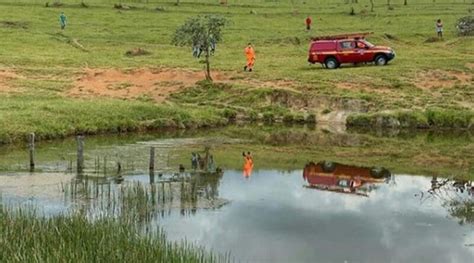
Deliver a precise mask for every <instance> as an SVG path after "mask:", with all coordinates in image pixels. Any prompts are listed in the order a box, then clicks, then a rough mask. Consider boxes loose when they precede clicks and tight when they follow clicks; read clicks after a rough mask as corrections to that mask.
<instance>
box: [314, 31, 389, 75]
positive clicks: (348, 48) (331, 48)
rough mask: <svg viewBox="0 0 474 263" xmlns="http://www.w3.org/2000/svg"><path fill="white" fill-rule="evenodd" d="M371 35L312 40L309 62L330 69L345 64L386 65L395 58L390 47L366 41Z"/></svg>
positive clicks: (363, 34) (358, 34)
mask: <svg viewBox="0 0 474 263" xmlns="http://www.w3.org/2000/svg"><path fill="white" fill-rule="evenodd" d="M368 34H370V33H355V34H346V35H336V36H325V37H316V38H313V39H312V42H311V46H310V49H309V57H308V62H310V63H312V64H314V63H321V64H323V65H324V66H325V67H326V68H328V69H335V68H338V67H339V66H340V65H341V64H343V63H352V64H358V63H367V62H374V63H375V64H376V65H379V66H383V65H386V64H387V63H388V62H389V61H390V60H392V59H393V58H394V57H395V52H394V51H393V49H391V48H390V47H384V46H376V45H373V44H371V43H370V42H368V41H366V40H365V36H366V35H368Z"/></svg>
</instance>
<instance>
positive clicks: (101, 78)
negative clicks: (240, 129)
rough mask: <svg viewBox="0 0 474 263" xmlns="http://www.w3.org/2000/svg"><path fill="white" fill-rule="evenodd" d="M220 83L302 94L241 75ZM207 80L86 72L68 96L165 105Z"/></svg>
mask: <svg viewBox="0 0 474 263" xmlns="http://www.w3.org/2000/svg"><path fill="white" fill-rule="evenodd" d="M211 74H212V78H213V80H214V82H216V83H240V84H244V85H247V86H251V87H254V88H259V87H271V88H275V89H282V90H288V91H293V92H300V91H298V85H297V83H296V82H294V81H290V80H275V81H257V80H252V79H248V78H246V77H244V76H242V75H240V74H238V73H231V72H222V71H214V72H212V73H211ZM203 79H205V76H204V72H203V71H193V70H185V69H170V68H161V69H150V68H140V69H131V70H120V69H86V70H85V71H84V72H83V73H82V74H81V75H80V76H79V77H78V78H77V79H76V81H75V83H74V87H73V88H72V89H70V90H68V91H67V92H66V95H67V96H71V97H92V96H94V97H95V96H104V97H111V98H120V99H144V98H145V99H149V100H153V101H155V102H163V101H164V100H166V98H167V97H168V96H170V95H171V94H173V93H177V92H180V91H182V90H184V89H186V88H189V87H192V86H194V85H195V84H196V82H198V81H201V80H203Z"/></svg>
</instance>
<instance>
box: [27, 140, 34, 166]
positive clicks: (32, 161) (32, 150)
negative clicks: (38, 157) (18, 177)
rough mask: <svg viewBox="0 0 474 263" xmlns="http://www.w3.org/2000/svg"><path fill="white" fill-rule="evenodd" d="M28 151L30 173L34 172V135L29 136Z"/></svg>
mask: <svg viewBox="0 0 474 263" xmlns="http://www.w3.org/2000/svg"><path fill="white" fill-rule="evenodd" d="M29 142H30V143H29V145H28V146H29V149H30V171H32V172H33V171H34V170H35V134H34V133H30V136H29Z"/></svg>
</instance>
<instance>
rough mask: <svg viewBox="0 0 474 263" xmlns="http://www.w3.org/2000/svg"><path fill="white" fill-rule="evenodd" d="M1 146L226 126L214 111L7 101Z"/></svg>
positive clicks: (45, 100) (102, 102) (0, 106)
mask: <svg viewBox="0 0 474 263" xmlns="http://www.w3.org/2000/svg"><path fill="white" fill-rule="evenodd" d="M0 112H1V114H0V122H1V123H2V126H1V127H0V144H2V143H3V144H4V143H10V142H15V141H21V140H26V138H27V136H28V134H29V133H31V132H35V133H36V135H37V137H38V139H39V140H42V139H52V138H64V137H66V136H70V135H74V134H78V133H83V134H97V133H120V132H127V131H145V130H152V129H159V128H166V127H171V128H179V127H181V126H182V127H209V126H215V125H222V124H225V123H226V122H227V119H225V118H224V117H223V116H221V113H220V112H219V111H217V110H215V109H213V108H208V107H207V108H206V107H199V108H197V107H195V106H188V107H186V108H182V107H178V106H170V105H156V104H153V103H146V102H139V101H129V102H124V101H120V100H112V99H105V100H93V101H90V100H74V99H65V98H49V97H46V98H38V97H31V96H15V97H5V98H3V99H2V103H1V104H0Z"/></svg>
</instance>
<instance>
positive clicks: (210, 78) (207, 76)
mask: <svg viewBox="0 0 474 263" xmlns="http://www.w3.org/2000/svg"><path fill="white" fill-rule="evenodd" d="M209 57H210V54H209V46H207V47H206V80H209V81H212V77H211V63H210V62H209Z"/></svg>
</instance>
